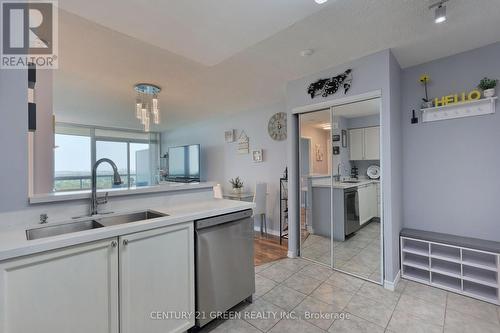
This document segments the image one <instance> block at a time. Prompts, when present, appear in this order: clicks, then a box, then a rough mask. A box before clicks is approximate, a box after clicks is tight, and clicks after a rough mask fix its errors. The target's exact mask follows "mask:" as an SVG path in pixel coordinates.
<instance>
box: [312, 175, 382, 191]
mask: <svg viewBox="0 0 500 333" xmlns="http://www.w3.org/2000/svg"><path fill="white" fill-rule="evenodd" d="M379 182H380V181H379V180H373V179H360V180H359V182H358V183H342V182H335V181H334V182H333V185H332V181H331V179H330V178H329V177H328V178H326V177H325V178H322V179H312V180H311V183H312V184H311V186H312V187H327V188H330V186H331V187H333V188H334V189H341V190H342V189H348V188H353V187H359V186H363V185H367V184H373V183H379Z"/></svg>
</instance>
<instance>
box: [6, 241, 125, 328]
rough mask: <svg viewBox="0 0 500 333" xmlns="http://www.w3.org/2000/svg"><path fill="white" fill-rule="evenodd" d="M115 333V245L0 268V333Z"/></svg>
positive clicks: (86, 246)
mask: <svg viewBox="0 0 500 333" xmlns="http://www.w3.org/2000/svg"><path fill="white" fill-rule="evenodd" d="M27 332H37V333H59V332H71V333H89V332H92V333H118V246H117V240H116V239H110V240H104V241H99V242H95V243H89V244H84V245H78V246H73V247H68V248H64V249H61V250H54V251H50V252H45V253H43V254H36V255H30V256H26V257H21V258H16V259H12V260H8V261H4V262H1V263H0V333H27Z"/></svg>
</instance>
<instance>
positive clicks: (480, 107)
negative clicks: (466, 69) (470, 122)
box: [420, 97, 498, 123]
mask: <svg viewBox="0 0 500 333" xmlns="http://www.w3.org/2000/svg"><path fill="white" fill-rule="evenodd" d="M497 99H498V97H491V98H483V99H479V100H475V101H470V102H463V103H456V104H449V105H445V106H437V107H433V108H427V109H421V110H420V111H421V112H422V122H424V123H427V122H432V121H439V120H448V119H455V118H464V117H473V116H482V115H486V114H493V113H495V105H496V100H497Z"/></svg>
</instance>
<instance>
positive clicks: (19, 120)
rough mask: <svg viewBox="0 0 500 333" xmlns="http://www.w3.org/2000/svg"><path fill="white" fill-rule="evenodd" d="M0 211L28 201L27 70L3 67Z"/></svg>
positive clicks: (0, 75)
mask: <svg viewBox="0 0 500 333" xmlns="http://www.w3.org/2000/svg"><path fill="white" fill-rule="evenodd" d="M0 119H1V120H0V142H1V144H2V154H1V156H2V159H1V163H0V177H1V178H0V184H1V186H0V212H4V211H9V210H16V209H20V208H23V207H26V206H27V204H28V136H27V133H28V73H27V71H25V70H5V69H0Z"/></svg>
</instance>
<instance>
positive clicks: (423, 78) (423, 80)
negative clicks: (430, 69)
mask: <svg viewBox="0 0 500 333" xmlns="http://www.w3.org/2000/svg"><path fill="white" fill-rule="evenodd" d="M430 80H431V77H430V76H429V75H427V74H423V75H421V76H420V82H421V83H429V81H430Z"/></svg>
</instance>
